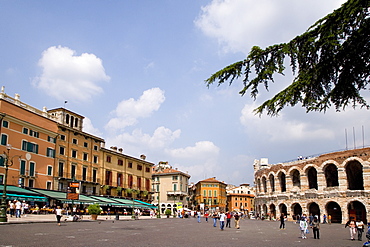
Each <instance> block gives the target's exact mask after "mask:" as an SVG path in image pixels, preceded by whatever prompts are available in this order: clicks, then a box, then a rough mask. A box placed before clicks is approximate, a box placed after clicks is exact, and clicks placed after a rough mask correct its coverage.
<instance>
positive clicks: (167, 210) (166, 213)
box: [164, 208, 171, 218]
mask: <svg viewBox="0 0 370 247" xmlns="http://www.w3.org/2000/svg"><path fill="white" fill-rule="evenodd" d="M164 214H165V215H166V216H167V218H170V215H171V209H168V208H167V209H166V211H164Z"/></svg>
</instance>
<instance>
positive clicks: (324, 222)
mask: <svg viewBox="0 0 370 247" xmlns="http://www.w3.org/2000/svg"><path fill="white" fill-rule="evenodd" d="M323 218H324V221H323V222H322V223H323V224H326V223H327V222H326V214H324V216H323Z"/></svg>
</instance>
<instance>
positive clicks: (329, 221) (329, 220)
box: [328, 214, 331, 225]
mask: <svg viewBox="0 0 370 247" xmlns="http://www.w3.org/2000/svg"><path fill="white" fill-rule="evenodd" d="M328 223H329V225H331V214H329V215H328Z"/></svg>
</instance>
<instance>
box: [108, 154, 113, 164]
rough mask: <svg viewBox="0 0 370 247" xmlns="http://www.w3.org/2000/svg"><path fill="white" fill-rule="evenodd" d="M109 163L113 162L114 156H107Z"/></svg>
mask: <svg viewBox="0 0 370 247" xmlns="http://www.w3.org/2000/svg"><path fill="white" fill-rule="evenodd" d="M107 162H109V163H110V162H112V156H110V155H107Z"/></svg>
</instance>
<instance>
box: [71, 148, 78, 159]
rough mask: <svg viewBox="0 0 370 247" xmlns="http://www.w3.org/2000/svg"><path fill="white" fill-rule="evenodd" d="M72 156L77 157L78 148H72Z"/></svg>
mask: <svg viewBox="0 0 370 247" xmlns="http://www.w3.org/2000/svg"><path fill="white" fill-rule="evenodd" d="M72 158H77V150H74V149H72Z"/></svg>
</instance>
